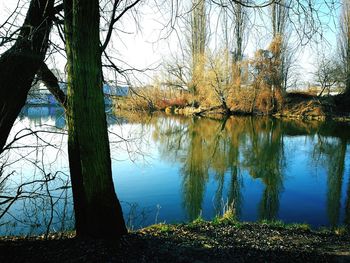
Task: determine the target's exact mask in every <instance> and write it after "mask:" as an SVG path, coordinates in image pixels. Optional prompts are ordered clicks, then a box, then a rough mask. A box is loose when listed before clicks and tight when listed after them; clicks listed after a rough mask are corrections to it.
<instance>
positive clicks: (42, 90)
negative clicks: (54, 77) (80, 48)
mask: <svg viewBox="0 0 350 263" xmlns="http://www.w3.org/2000/svg"><path fill="white" fill-rule="evenodd" d="M59 86H60V88H61V90H63V92H64V93H65V94H67V84H66V83H59ZM103 93H104V94H105V104H108V105H111V104H112V97H114V96H118V97H125V96H127V95H128V93H129V87H127V86H111V85H109V84H103ZM26 103H27V104H29V105H59V103H58V101H57V100H56V98H55V96H53V95H52V94H51V93H50V91H49V90H48V89H47V88H46V87H45V86H44V85H43V84H39V85H37V86H35V87H34V88H33V89H32V90H31V91H30V92H29V94H28V98H27V102H26Z"/></svg>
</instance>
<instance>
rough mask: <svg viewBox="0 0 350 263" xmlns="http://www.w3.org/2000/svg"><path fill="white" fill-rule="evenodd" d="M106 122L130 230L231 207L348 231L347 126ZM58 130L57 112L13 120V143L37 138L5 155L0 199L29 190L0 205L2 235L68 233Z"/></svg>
mask: <svg viewBox="0 0 350 263" xmlns="http://www.w3.org/2000/svg"><path fill="white" fill-rule="evenodd" d="M108 124H109V130H110V141H111V149H112V160H113V163H112V165H113V167H112V168H113V178H114V182H115V187H116V190H117V194H118V197H119V199H120V200H121V201H122V207H123V210H124V216H125V219H126V222H127V224H128V226H129V227H131V228H139V227H142V226H146V225H149V224H153V223H156V222H166V223H173V222H187V221H191V220H193V219H195V218H197V217H198V216H202V217H204V218H205V219H212V218H213V217H215V216H216V215H220V214H222V213H223V212H224V211H226V210H227V209H228V208H231V209H233V210H234V212H235V214H236V216H237V218H238V219H240V220H243V221H258V220H263V219H266V220H282V221H284V222H287V223H292V222H293V223H294V222H295V223H308V224H310V225H312V226H313V227H321V226H330V227H335V226H338V225H350V171H349V147H348V145H349V135H350V126H349V125H348V124H347V123H335V122H314V121H308V122H306V121H300V120H293V121H292V120H289V121H280V120H276V119H271V118H264V117H254V118H252V117H231V118H229V119H227V120H225V121H222V120H213V119H205V118H187V117H176V116H175V117H171V116H162V115H158V116H146V115H143V116H141V115H130V116H128V117H123V118H121V117H115V116H111V115H110V116H109V117H108ZM64 127H65V121H64V116H63V111H62V110H61V109H59V108H46V107H27V108H25V109H24V110H23V112H22V114H21V116H20V117H19V118H18V121H17V122H16V126H15V127H14V129H13V131H12V137H13V136H15V134H16V133H18V132H20V131H21V130H22V129H23V128H30V129H31V130H35V131H40V132H39V133H37V134H35V135H31V136H26V137H24V138H23V139H20V140H18V141H16V143H14V144H13V149H11V150H10V151H7V152H5V154H4V155H3V156H2V159H1V162H2V163H3V164H6V165H5V167H4V169H3V171H2V177H1V178H5V177H6V175H9V174H11V176H9V178H8V179H6V180H4V181H3V182H2V183H1V184H0V185H1V191H2V194H0V201H1V200H4V201H5V200H6V199H5V197H6V196H10V195H11V196H13V195H14V193H15V192H16V191H17V190H18V187H19V186H20V185H21V184H23V183H28V185H25V186H24V187H22V189H21V190H22V192H21V194H20V195H19V198H18V199H19V200H17V201H16V202H14V203H13V204H12V205H11V206H10V208H9V209H8V210H7V211H6V209H7V207H8V204H9V202H6V203H4V204H2V205H1V206H0V212H1V214H2V213H4V215H3V216H2V218H1V219H0V224H1V226H0V234H3V235H4V234H8V233H14V234H19V233H24V234H31V233H34V234H37V233H43V232H45V231H46V230H47V228H49V229H50V230H55V231H58V230H62V229H67V228H72V227H73V225H74V223H73V222H74V221H73V220H74V215H73V209H72V198H71V191H70V188H69V186H70V183H69V169H68V161H67V160H68V157H67V153H66V147H67V146H66V135H65V134H63V133H64ZM25 132H28V130H24V131H23V130H22V131H21V132H20V133H19V134H20V135H21V134H24V133H25ZM23 146H25V147H23ZM33 180H37V181H38V182H35V183H30V182H32V181H33ZM43 181H45V182H43ZM46 181H49V182H48V183H46ZM23 189H24V190H23ZM48 190H50V191H48ZM17 193H18V192H17ZM33 193H34V194H33ZM1 214H0V216H1Z"/></svg>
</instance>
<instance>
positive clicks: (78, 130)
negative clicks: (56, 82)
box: [64, 0, 127, 239]
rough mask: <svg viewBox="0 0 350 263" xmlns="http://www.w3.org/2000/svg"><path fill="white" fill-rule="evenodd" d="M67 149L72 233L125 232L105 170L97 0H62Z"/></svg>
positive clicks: (108, 234) (114, 235)
mask: <svg viewBox="0 0 350 263" xmlns="http://www.w3.org/2000/svg"><path fill="white" fill-rule="evenodd" d="M64 11H65V36H66V52H67V71H68V72H67V73H68V94H67V110H66V114H67V120H68V131H69V132H68V134H69V135H68V152H69V165H70V173H71V182H72V191H73V201H74V211H75V221H76V231H77V235H78V236H90V237H97V238H111V239H114V238H117V237H119V236H121V235H123V234H125V233H126V232H127V229H126V227H125V223H124V219H123V215H122V210H121V206H120V203H119V201H118V199H117V196H116V193H115V190H114V186H113V181H112V170H111V158H110V148H109V141H108V134H107V123H106V116H105V111H104V96H103V91H102V66H101V51H102V49H101V47H100V37H99V33H100V29H99V21H100V14H99V1H98V0H91V1H79V0H65V1H64Z"/></svg>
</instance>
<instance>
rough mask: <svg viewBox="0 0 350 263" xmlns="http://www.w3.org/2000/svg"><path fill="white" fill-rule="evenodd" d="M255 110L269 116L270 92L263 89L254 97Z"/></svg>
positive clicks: (271, 101) (271, 107) (271, 97)
mask: <svg viewBox="0 0 350 263" xmlns="http://www.w3.org/2000/svg"><path fill="white" fill-rule="evenodd" d="M255 105H256V108H257V110H259V111H261V112H262V113H264V114H269V113H270V112H272V110H273V96H272V92H271V90H269V89H267V88H264V89H262V90H261V91H260V92H259V93H258V95H257V97H256V104H255Z"/></svg>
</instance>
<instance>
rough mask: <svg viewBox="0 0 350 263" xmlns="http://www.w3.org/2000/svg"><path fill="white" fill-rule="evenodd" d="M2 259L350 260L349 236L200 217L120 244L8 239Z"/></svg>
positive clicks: (68, 237) (0, 245) (68, 238)
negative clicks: (201, 218) (210, 219)
mask: <svg viewBox="0 0 350 263" xmlns="http://www.w3.org/2000/svg"><path fill="white" fill-rule="evenodd" d="M0 262H167V263H170V262H196V263H200V262H350V235H349V233H348V232H346V231H344V230H341V229H338V230H337V231H312V230H310V229H309V228H308V227H307V226H305V225H283V224H281V223H274V224H268V223H239V222H232V221H225V220H217V221H212V222H206V221H202V220H197V221H195V222H193V223H190V224H177V225H165V224H159V225H154V226H151V227H147V228H144V229H141V230H138V231H134V232H131V233H130V234H129V235H127V236H125V237H124V238H123V240H122V242H121V243H120V244H118V245H117V244H113V243H109V242H106V241H101V240H97V241H96V240H90V239H84V240H83V239H77V238H75V237H74V233H65V234H61V235H59V234H52V235H50V236H49V238H48V239H47V240H45V239H44V238H43V237H31V238H20V237H3V238H1V239H0Z"/></svg>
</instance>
